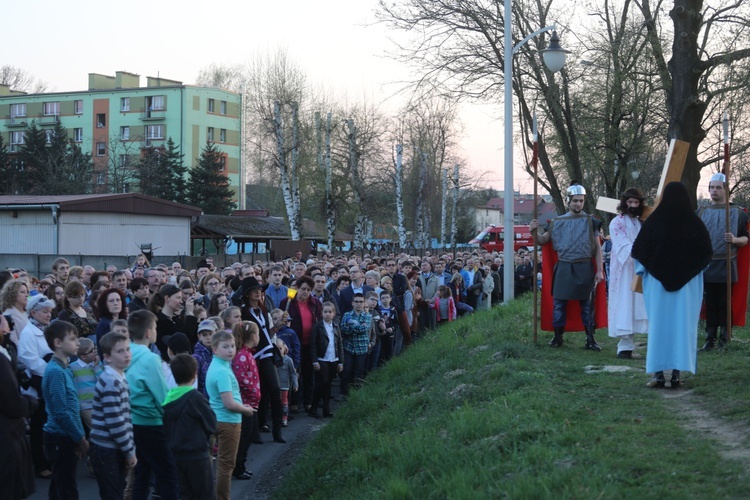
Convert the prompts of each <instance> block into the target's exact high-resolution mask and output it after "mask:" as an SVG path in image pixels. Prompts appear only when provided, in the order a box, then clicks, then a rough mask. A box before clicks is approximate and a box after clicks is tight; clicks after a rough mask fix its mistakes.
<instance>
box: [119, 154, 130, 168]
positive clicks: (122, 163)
mask: <svg viewBox="0 0 750 500" xmlns="http://www.w3.org/2000/svg"><path fill="white" fill-rule="evenodd" d="M128 163H129V162H128V155H120V168H127V167H128Z"/></svg>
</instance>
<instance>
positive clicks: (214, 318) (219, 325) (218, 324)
mask: <svg viewBox="0 0 750 500" xmlns="http://www.w3.org/2000/svg"><path fill="white" fill-rule="evenodd" d="M206 319H210V320H211V321H213V322H214V323H216V328H218V330H223V329H224V320H223V319H221V317H220V316H209V317H208V318H206ZM218 330H217V331H218Z"/></svg>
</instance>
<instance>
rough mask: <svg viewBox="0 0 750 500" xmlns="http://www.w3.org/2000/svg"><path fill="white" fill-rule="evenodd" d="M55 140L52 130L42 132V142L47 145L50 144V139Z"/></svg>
mask: <svg viewBox="0 0 750 500" xmlns="http://www.w3.org/2000/svg"><path fill="white" fill-rule="evenodd" d="M54 138H55V131H54V130H45V131H44V142H46V143H47V144H52V139H54Z"/></svg>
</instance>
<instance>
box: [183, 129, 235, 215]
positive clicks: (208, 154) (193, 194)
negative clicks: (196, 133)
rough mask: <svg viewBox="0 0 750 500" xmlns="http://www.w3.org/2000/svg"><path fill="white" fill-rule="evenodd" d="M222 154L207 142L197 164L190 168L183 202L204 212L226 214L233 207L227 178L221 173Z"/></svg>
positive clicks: (212, 144) (222, 164)
mask: <svg viewBox="0 0 750 500" xmlns="http://www.w3.org/2000/svg"><path fill="white" fill-rule="evenodd" d="M223 166H224V163H223V161H222V154H221V152H220V151H219V150H218V149H217V148H216V146H215V145H214V143H212V142H210V141H209V142H207V143H206V146H205V147H204V148H203V149H202V150H201V156H200V158H198V164H197V165H196V166H195V167H193V168H192V169H191V170H190V177H189V179H188V184H187V197H186V200H185V202H186V203H187V204H188V205H194V206H196V207H200V208H202V209H203V212H204V213H206V214H212V215H228V214H229V213H230V212H231V211H232V209H233V208H234V202H233V201H232V190H231V189H230V188H229V179H228V178H227V176H226V175H225V174H224V173H222V169H223Z"/></svg>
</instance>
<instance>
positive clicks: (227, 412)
mask: <svg viewBox="0 0 750 500" xmlns="http://www.w3.org/2000/svg"><path fill="white" fill-rule="evenodd" d="M225 311H226V309H225ZM211 349H212V350H213V353H214V357H213V359H212V360H211V366H209V368H208V373H207V374H206V390H207V391H208V399H209V403H210V404H211V409H212V410H213V411H214V413H215V414H216V420H217V422H218V425H217V429H218V431H217V436H218V439H219V450H218V456H217V461H216V498H217V500H229V499H230V498H231V494H232V492H231V488H232V483H231V481H232V471H233V470H234V461H235V459H236V458H237V448H238V447H239V442H240V434H241V430H242V416H243V415H248V416H250V415H252V414H253V413H255V410H253V409H252V408H251V407H249V406H245V405H243V404H242V398H241V397H240V386H239V384H238V383H237V378H236V377H235V376H234V373H233V372H232V365H231V363H232V360H233V359H234V354H235V351H236V349H235V345H234V337H233V336H232V334H231V333H229V332H225V331H223V330H222V331H219V332H216V333H214V334H213V336H212V337H211Z"/></svg>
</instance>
